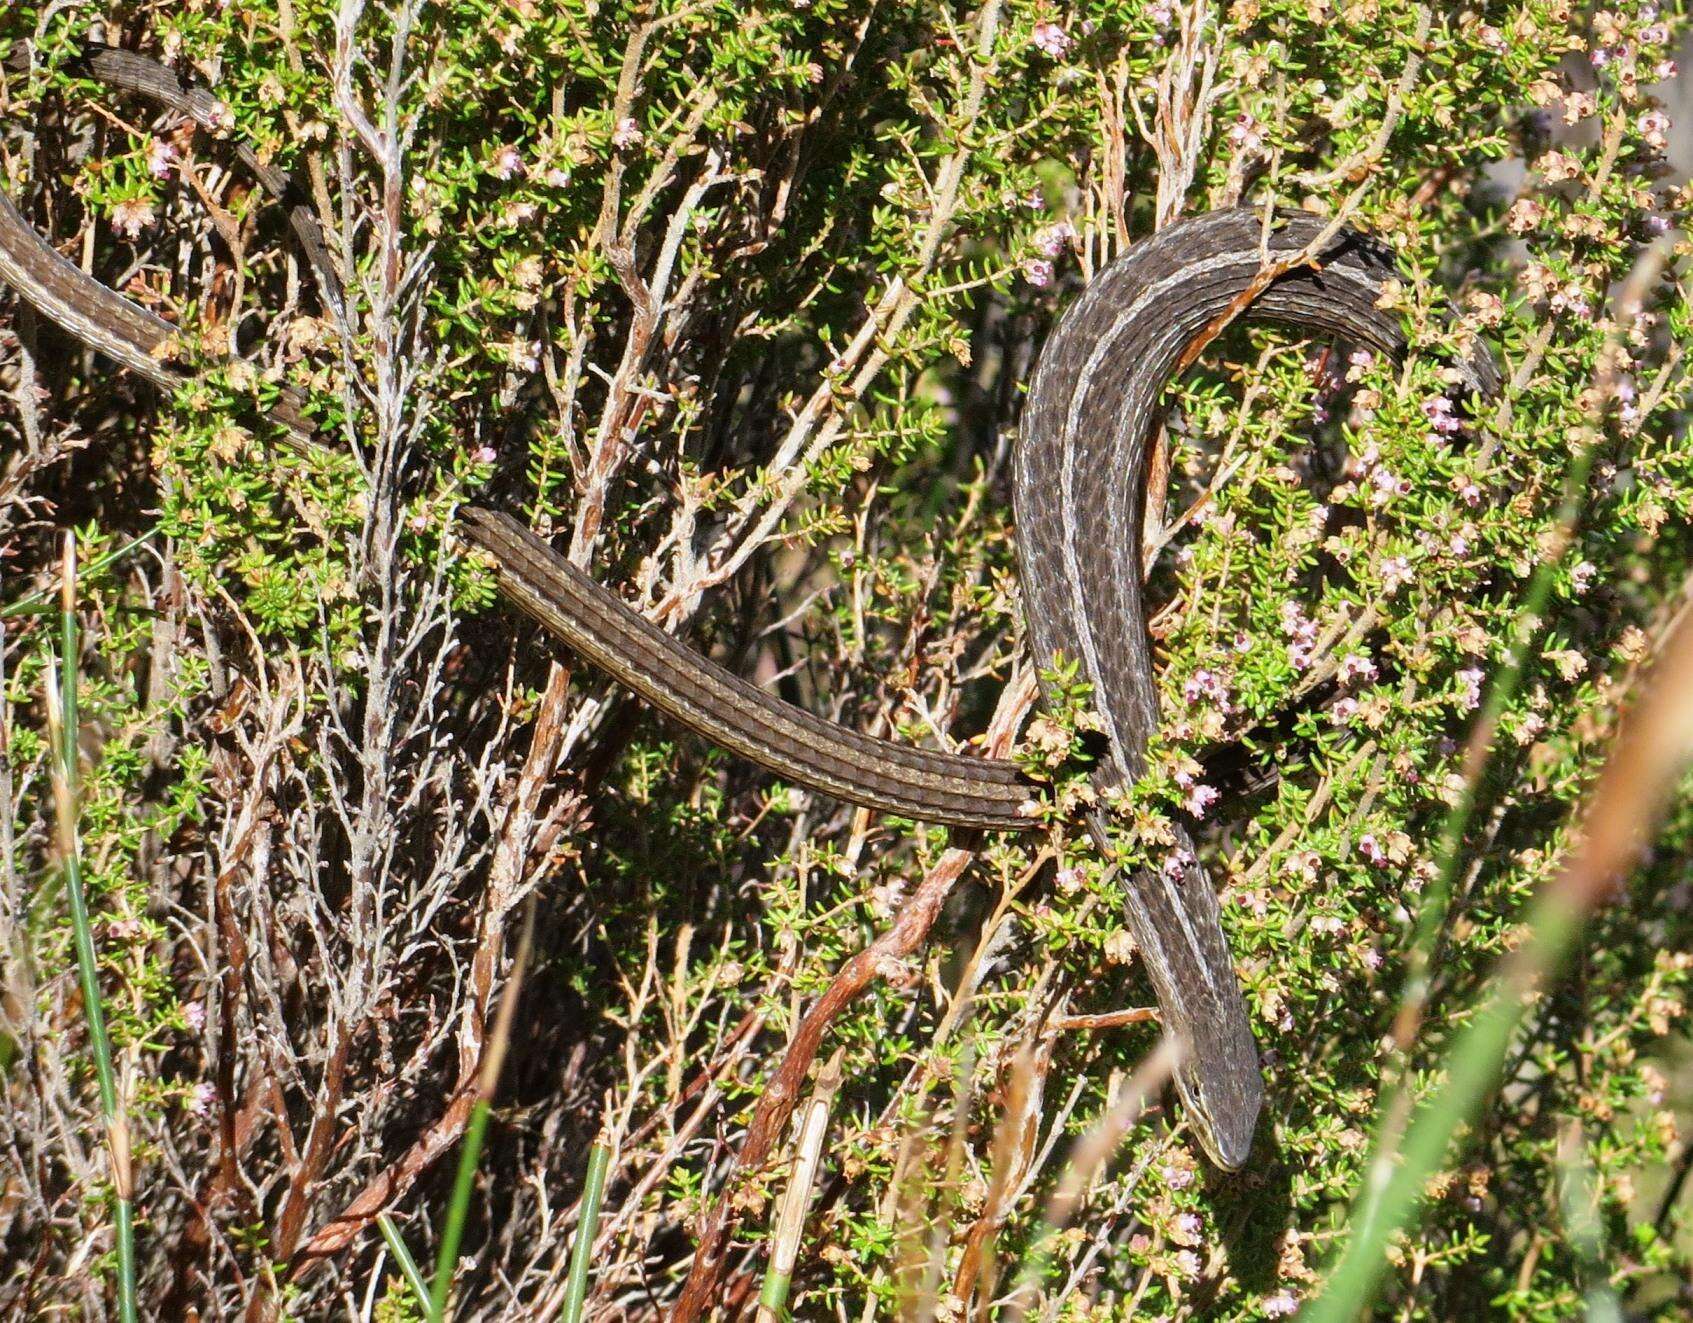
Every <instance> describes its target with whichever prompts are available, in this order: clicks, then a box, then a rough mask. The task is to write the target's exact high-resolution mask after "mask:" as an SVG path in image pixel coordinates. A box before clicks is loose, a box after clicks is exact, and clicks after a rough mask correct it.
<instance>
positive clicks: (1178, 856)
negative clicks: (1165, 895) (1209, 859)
mask: <svg viewBox="0 0 1693 1323" xmlns="http://www.w3.org/2000/svg"><path fill="white" fill-rule="evenodd" d="M1198 862H1199V860H1197V859H1196V858H1194V854H1193V851H1192V850H1172V851H1171V852H1170V854H1169V855H1168V857H1166V858H1165V860H1164V863H1163V866H1162V868H1161V869H1160V871H1161V872H1162V873H1163V874H1164V876H1165V877H1167V878H1169V879H1170V880H1171V881H1172V882H1179V881H1181V879H1182V878H1184V877H1186V876H1187V870H1188V869H1190V868H1192V867H1193V866H1194V865H1195V864H1197V863H1198Z"/></svg>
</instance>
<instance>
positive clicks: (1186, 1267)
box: [1175, 1249, 1199, 1277]
mask: <svg viewBox="0 0 1693 1323" xmlns="http://www.w3.org/2000/svg"><path fill="white" fill-rule="evenodd" d="M1175 1263H1176V1271H1177V1272H1179V1273H1181V1275H1182V1276H1183V1277H1197V1276H1199V1255H1197V1254H1195V1253H1194V1252H1193V1251H1192V1250H1189V1249H1185V1250H1177V1251H1176V1253H1175Z"/></svg>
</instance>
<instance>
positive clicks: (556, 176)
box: [547, 165, 570, 188]
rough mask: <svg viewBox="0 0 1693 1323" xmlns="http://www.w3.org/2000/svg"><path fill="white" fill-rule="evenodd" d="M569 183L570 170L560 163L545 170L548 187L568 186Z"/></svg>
mask: <svg viewBox="0 0 1693 1323" xmlns="http://www.w3.org/2000/svg"><path fill="white" fill-rule="evenodd" d="M569 185H570V171H568V170H566V169H565V168H564V167H563V166H562V165H555V166H553V167H551V168H550V169H549V170H548V171H547V187H548V188H568V187H569Z"/></svg>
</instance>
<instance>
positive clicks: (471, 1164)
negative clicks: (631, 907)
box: [429, 899, 535, 1323]
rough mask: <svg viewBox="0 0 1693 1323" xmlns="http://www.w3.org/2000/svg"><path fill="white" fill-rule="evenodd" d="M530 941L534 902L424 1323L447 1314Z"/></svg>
mask: <svg viewBox="0 0 1693 1323" xmlns="http://www.w3.org/2000/svg"><path fill="white" fill-rule="evenodd" d="M534 940H535V902H534V900H533V899H531V900H530V902H529V905H528V911H527V914H526V916H525V918H524V921H523V936H522V937H521V938H520V939H519V941H518V943H517V955H516V956H515V957H513V959H512V962H511V976H510V977H509V978H508V979H506V986H505V991H504V992H502V993H501V994H500V1009H499V1011H498V1013H497V1014H496V1015H495V1017H494V1028H493V1032H492V1033H490V1034H489V1035H488V1046H487V1049H486V1050H485V1052H484V1053H483V1057H482V1074H481V1078H480V1079H479V1080H478V1081H477V1096H476V1102H475V1103H474V1104H473V1105H472V1107H471V1109H470V1122H469V1124H468V1125H466V1126H465V1131H464V1146H463V1148H462V1149H461V1150H460V1151H459V1169H458V1175H457V1176H456V1177H455V1178H454V1180H453V1197H452V1201H451V1202H450V1203H449V1204H448V1205H447V1222H446V1225H445V1226H444V1227H443V1228H442V1230H441V1247H440V1250H439V1251H438V1253H437V1254H436V1256H435V1281H434V1284H433V1286H432V1287H431V1289H430V1292H429V1323H441V1320H442V1319H444V1318H446V1316H447V1296H448V1295H449V1294H451V1292H452V1287H453V1269H454V1268H455V1267H456V1266H457V1264H458V1257H459V1245H460V1243H461V1242H462V1241H463V1239H464V1224H465V1222H466V1221H467V1220H468V1218H469V1216H470V1195H471V1191H472V1190H473V1189H475V1187H476V1168H477V1164H478V1163H479V1162H480V1161H481V1159H482V1140H483V1137H484V1136H485V1135H486V1134H487V1132H488V1112H489V1110H490V1109H491V1108H492V1106H493V1101H494V1086H495V1085H496V1084H498V1083H499V1079H500V1066H501V1065H502V1063H503V1062H504V1061H505V1055H506V1048H507V1046H508V1045H509V1044H510V1043H511V1025H512V1019H513V1017H514V1016H515V1015H516V1014H517V996H518V993H519V992H520V991H521V990H522V988H523V973H524V970H525V969H527V968H528V966H529V950H530V947H531V945H532V944H533V943H534Z"/></svg>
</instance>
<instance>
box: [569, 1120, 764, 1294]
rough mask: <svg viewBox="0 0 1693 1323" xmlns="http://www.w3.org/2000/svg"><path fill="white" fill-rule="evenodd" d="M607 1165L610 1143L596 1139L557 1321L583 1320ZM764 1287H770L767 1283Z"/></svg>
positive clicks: (583, 1191) (590, 1153)
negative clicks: (562, 1302) (562, 1306)
mask: <svg viewBox="0 0 1693 1323" xmlns="http://www.w3.org/2000/svg"><path fill="white" fill-rule="evenodd" d="M610 1165H611V1147H610V1145H608V1144H605V1143H603V1142H600V1141H596V1142H595V1144H594V1146H593V1147H592V1148H590V1149H589V1150H588V1178H587V1181H586V1182H585V1183H584V1185H583V1187H582V1217H581V1219H580V1220H579V1221H578V1222H577V1224H576V1243H575V1244H574V1245H572V1246H571V1247H570V1277H569V1279H568V1281H566V1283H565V1288H564V1308H563V1310H561V1311H560V1313H559V1319H560V1323H582V1307H583V1304H584V1303H585V1302H586V1301H587V1299H588V1268H589V1266H590V1265H591V1263H592V1262H593V1258H594V1239H595V1237H597V1236H598V1235H599V1233H600V1203H601V1201H602V1200H603V1199H604V1197H605V1177H606V1170H607V1168H608V1167H609V1166H610ZM765 1289H766V1290H768V1289H769V1285H768V1283H766V1286H765Z"/></svg>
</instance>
